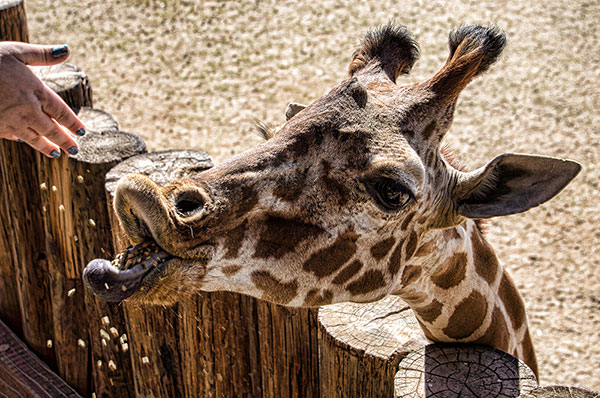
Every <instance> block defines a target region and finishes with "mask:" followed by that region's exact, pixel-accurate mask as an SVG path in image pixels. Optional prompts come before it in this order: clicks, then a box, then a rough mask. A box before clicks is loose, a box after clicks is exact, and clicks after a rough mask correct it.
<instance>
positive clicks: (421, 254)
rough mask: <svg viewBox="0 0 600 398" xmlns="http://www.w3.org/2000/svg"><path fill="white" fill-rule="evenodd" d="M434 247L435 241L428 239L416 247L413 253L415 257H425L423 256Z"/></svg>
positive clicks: (431, 251) (429, 252)
mask: <svg viewBox="0 0 600 398" xmlns="http://www.w3.org/2000/svg"><path fill="white" fill-rule="evenodd" d="M435 248H436V244H435V241H433V240H430V241H429V242H426V243H424V244H423V245H421V246H420V247H419V248H418V249H417V252H416V253H415V257H425V256H428V255H430V254H431V253H433V250H434V249H435Z"/></svg>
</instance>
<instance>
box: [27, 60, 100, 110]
mask: <svg viewBox="0 0 600 398" xmlns="http://www.w3.org/2000/svg"><path fill="white" fill-rule="evenodd" d="M30 68H31V70H32V71H33V73H34V74H35V75H36V76H37V77H38V78H39V79H40V80H42V81H43V82H44V83H45V84H46V85H47V86H48V87H50V88H51V89H52V90H53V91H54V92H55V93H57V94H58V95H59V96H60V97H61V98H62V99H63V100H64V101H65V102H66V103H67V104H69V106H71V107H82V106H92V86H90V82H89V79H88V76H87V74H86V73H85V72H84V71H82V70H81V69H79V68H78V67H76V66H75V65H73V64H69V63H60V64H56V65H51V66H31V67H30Z"/></svg>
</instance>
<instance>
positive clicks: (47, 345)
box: [46, 340, 52, 348]
mask: <svg viewBox="0 0 600 398" xmlns="http://www.w3.org/2000/svg"><path fill="white" fill-rule="evenodd" d="M46 347H48V348H52V340H48V341H46Z"/></svg>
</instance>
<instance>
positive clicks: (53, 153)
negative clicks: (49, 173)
mask: <svg viewBox="0 0 600 398" xmlns="http://www.w3.org/2000/svg"><path fill="white" fill-rule="evenodd" d="M50 156H52V157H53V158H54V159H56V158H58V157H60V152H59V151H57V150H56V149H53V150H52V152H50Z"/></svg>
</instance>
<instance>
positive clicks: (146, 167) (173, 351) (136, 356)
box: [97, 151, 215, 397]
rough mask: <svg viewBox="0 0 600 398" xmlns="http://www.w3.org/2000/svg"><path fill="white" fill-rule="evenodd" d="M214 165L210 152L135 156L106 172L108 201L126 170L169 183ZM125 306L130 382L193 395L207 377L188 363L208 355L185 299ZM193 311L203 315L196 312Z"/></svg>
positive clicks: (156, 392)
mask: <svg viewBox="0 0 600 398" xmlns="http://www.w3.org/2000/svg"><path fill="white" fill-rule="evenodd" d="M210 167H212V162H211V161H210V159H209V158H208V155H206V154H205V153H203V152H197V151H165V152H154V153H148V154H144V155H139V156H134V157H132V158H130V159H129V160H127V161H125V162H122V163H121V164H119V165H117V166H116V167H114V168H113V169H112V170H111V171H110V172H109V173H108V174H107V176H106V196H107V198H108V199H107V202H108V204H109V206H110V208H111V209H112V206H111V204H112V202H113V199H114V192H115V188H116V183H117V181H118V180H119V178H121V177H122V176H124V175H126V174H129V173H142V174H145V175H147V176H149V177H150V178H152V179H153V180H154V181H155V182H156V183H157V184H159V185H165V184H166V183H168V182H169V181H172V180H174V179H176V178H180V177H183V176H185V175H187V173H189V172H197V171H200V170H203V169H207V168H210ZM110 211H111V212H112V210H110ZM111 222H112V227H113V242H114V243H115V246H116V248H117V249H119V250H120V249H123V248H124V247H125V246H126V245H127V239H126V237H125V235H124V234H123V232H122V231H121V229H120V226H119V224H118V221H117V219H116V216H114V214H113V216H112V218H111ZM124 308H125V310H126V318H127V319H126V323H127V325H126V328H127V337H128V348H129V351H130V353H131V361H132V364H133V380H129V381H128V382H129V383H128V387H129V388H132V387H133V388H134V389H135V393H136V396H138V397H146V396H154V397H170V396H194V395H191V394H190V395H184V394H185V392H186V391H190V390H193V389H194V381H195V380H196V376H197V378H198V379H199V378H201V377H202V373H200V372H199V373H198V374H194V375H193V376H192V377H186V376H185V374H186V373H188V374H189V373H190V371H189V370H188V371H187V372H186V370H185V369H186V368H188V369H189V368H194V364H195V363H196V360H197V357H196V355H198V354H200V355H202V354H205V353H203V352H198V350H197V349H196V348H197V345H198V342H197V341H198V340H199V335H198V332H197V329H196V319H195V318H194V317H192V319H184V318H183V316H182V312H183V310H182V308H181V305H180V304H178V305H175V306H173V307H167V308H163V307H156V306H151V305H143V306H136V305H131V304H127V303H126V304H124ZM193 313H194V315H195V316H198V315H196V312H195V311H193ZM124 327H125V326H124V325H120V326H119V328H120V330H119V332H120V333H122V332H121V330H123V328H124ZM184 332H185V334H184ZM186 342H187V344H186ZM186 346H187V347H186ZM212 349H215V348H214V347H209V348H207V351H208V354H209V353H210V352H211V350H212ZM107 360H113V362H114V364H115V366H116V367H117V368H119V367H121V366H122V364H121V363H120V362H117V360H118V358H114V359H112V358H111V359H109V358H108V357H106V358H105V362H106V361H107ZM194 370H196V369H194ZM97 392H98V391H97ZM101 396H102V395H101ZM106 396H108V395H106ZM197 396H204V395H197ZM206 396H208V395H206Z"/></svg>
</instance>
